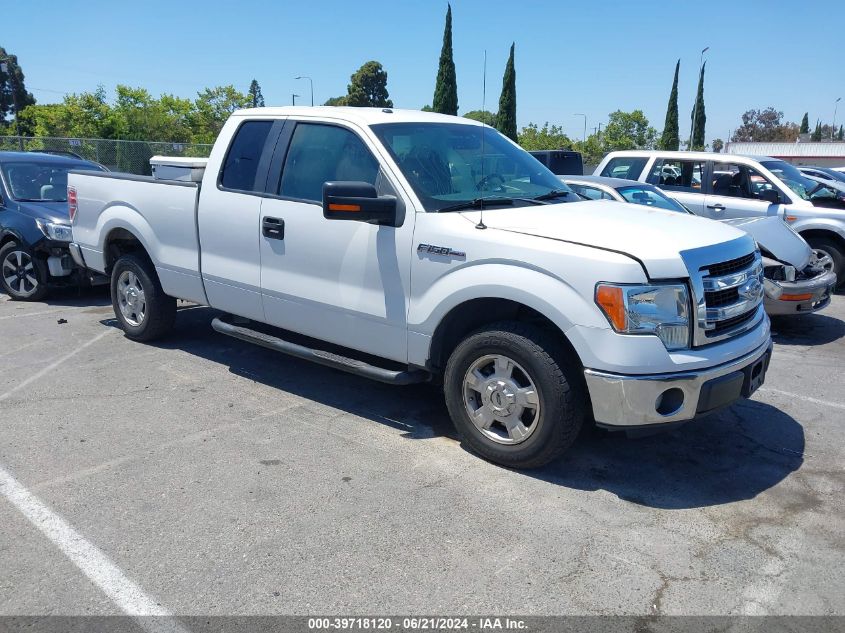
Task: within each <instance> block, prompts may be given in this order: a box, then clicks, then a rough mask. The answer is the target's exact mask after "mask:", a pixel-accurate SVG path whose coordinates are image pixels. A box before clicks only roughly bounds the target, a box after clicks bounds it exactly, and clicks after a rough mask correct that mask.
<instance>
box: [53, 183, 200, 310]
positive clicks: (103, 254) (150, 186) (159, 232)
mask: <svg viewBox="0 0 845 633" xmlns="http://www.w3.org/2000/svg"><path fill="white" fill-rule="evenodd" d="M68 185H69V186H70V187H75V188H76V191H77V197H78V205H79V208H78V211H77V213H76V217H75V219H74V221H73V239H74V242H76V244H78V245H79V247H80V250H81V252H82V256H83V258H84V259H85V264H86V265H87V266H88V268H91V269H93V270H96V271H99V272H105V271H106V268H107V265H108V261H107V246H106V245H107V244H108V242H109V240H110V239H111V238H112V237H114V236H116V235H119V234H120V231H121V230H124V231H129V232H130V233H132V235H134V236H135V238H137V239H138V240H139V241H140V242H141V243H142V244H143V246H144V248H145V249H146V251H147V253H148V254H149V255H150V258H151V259H152V261H153V264H154V265H155V267H156V271H157V272H158V276H159V279H160V280H161V285H162V288H163V290H164V292H165V293H167V294H168V295H171V296H173V297H178V298H180V299H186V300H189V301H194V302H197V303H206V302H207V300H206V296H205V290H204V288H203V284H202V278H201V275H200V255H199V240H198V238H197V202H198V200H199V191H200V186H199V184H197V183H194V182H174V181H166V180H156V179H154V178H152V177H150V176H136V175H133V174H121V173H100V172H91V171H75V172H71V174H70V176H69V178H68ZM153 226H154V227H155V232H154V231H153V229H152V227H153Z"/></svg>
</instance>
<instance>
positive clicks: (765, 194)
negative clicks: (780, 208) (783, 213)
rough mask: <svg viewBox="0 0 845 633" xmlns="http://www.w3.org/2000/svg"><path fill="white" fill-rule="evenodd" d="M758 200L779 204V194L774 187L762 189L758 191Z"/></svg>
mask: <svg viewBox="0 0 845 633" xmlns="http://www.w3.org/2000/svg"><path fill="white" fill-rule="evenodd" d="M760 200H763V201H764V202H768V203H769V204H780V203H781V199H780V194H779V193H778V192H777V190H775V189H763V191H761V192H760Z"/></svg>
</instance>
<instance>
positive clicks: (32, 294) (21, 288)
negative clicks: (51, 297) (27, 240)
mask: <svg viewBox="0 0 845 633" xmlns="http://www.w3.org/2000/svg"><path fill="white" fill-rule="evenodd" d="M48 277H49V276H48V274H47V267H46V266H45V264H44V262H43V261H42V260H40V259H38V257H36V256H35V254H34V253H33V252H32V250H30V249H29V248H27V247H26V246H24V245H23V244H19V243H18V242H7V243H6V244H5V245H4V246H3V248H0V286H2V288H3V292H5V293H6V294H8V295H9V297H10V298H11V299H13V300H15V301H41V299H43V298H44V297H46V296H47V291H48V288H47V279H48Z"/></svg>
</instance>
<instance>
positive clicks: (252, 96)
mask: <svg viewBox="0 0 845 633" xmlns="http://www.w3.org/2000/svg"><path fill="white" fill-rule="evenodd" d="M247 94H248V96H249V104H250V107H251V108H263V107H264V95H263V94H261V86H259V85H258V82H257V81H256V80H255V79H253V80H252V83H250V84H249V92H248V93H247Z"/></svg>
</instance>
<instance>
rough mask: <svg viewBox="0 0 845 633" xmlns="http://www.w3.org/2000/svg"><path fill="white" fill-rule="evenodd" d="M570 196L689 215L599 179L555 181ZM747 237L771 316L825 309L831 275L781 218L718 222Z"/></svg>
mask: <svg viewBox="0 0 845 633" xmlns="http://www.w3.org/2000/svg"><path fill="white" fill-rule="evenodd" d="M559 178H560V179H561V181H563V182H564V183H566V185H567V186H569V188H570V189H572V190H573V191H574V192H575V193H577V194H579V195H581V196H584V197H586V198H589V199H591V200H600V199H605V200H607V199H609V200H616V201H618V202H627V203H632V204H640V205H644V206H646V207H650V208H654V209H667V210H670V211H677V212H679V213H692V211H690V210H689V209H687V208H686V207H685V206H684V205H682V204H681V203H680V202H678V201H677V200H675V199H673V198H670V197H669V196H667V195H666V194H665V193H664V192H663V191H661V190H660V189H659V188H657V187H655V186H654V185H650V184H648V183H643V182H637V181H636V180H624V179H621V178H605V177H603V176H559ZM721 221H722V222H725V223H726V224H730V225H731V226H735V227H736V228H739V229H742V230H744V231H746V232H748V234H749V235H751V237H753V238H754V240H755V241H756V242H757V244H758V245H759V246H760V250H761V251H762V253H763V275H764V276H765V278H766V279H765V282H764V286H765V288H766V298H765V301H764V305H765V306H766V312H768V313H769V314H770V315H789V314H795V315H797V314H809V313H812V312H818V311H819V310H822V309H824V308H826V307H827V306H828V305H829V304H830V296H831V293H832V292H833V288H834V286H835V285H836V275H835V274H834V273H833V272H832V271H830V270H826V269H825V264H826V262H825V261H824V259H823V256H822V257H821V258H820V257H819V256H818V255H817V254H816V253H814V252H813V250H812V249H811V248H810V246H809V245H808V244H807V242H805V241H804V240H803V239H802V238H801V236H800V235H798V234H797V233H796V232H795V231H793V230H792V229H791V228H790V227H789V225H788V224H786V223H785V222H783V221H782V220H781V219H780V218H776V217H764V218H733V219H728V220H721Z"/></svg>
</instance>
